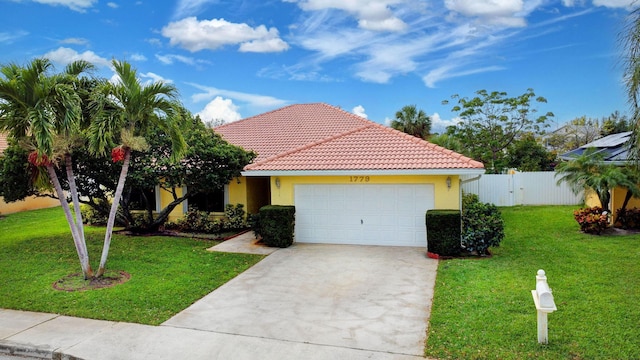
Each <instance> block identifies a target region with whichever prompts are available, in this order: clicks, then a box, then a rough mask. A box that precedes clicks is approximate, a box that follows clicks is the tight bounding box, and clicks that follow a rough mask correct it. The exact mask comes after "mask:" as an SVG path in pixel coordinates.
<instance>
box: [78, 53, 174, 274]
mask: <svg viewBox="0 0 640 360" xmlns="http://www.w3.org/2000/svg"><path fill="white" fill-rule="evenodd" d="M112 65H113V68H114V70H115V72H116V74H117V75H118V80H117V81H116V82H105V83H103V84H102V86H100V88H99V90H98V91H97V92H96V93H95V96H96V98H95V114H96V118H95V121H94V122H93V123H92V125H91V129H90V141H89V144H90V148H91V149H92V151H93V152H95V153H97V154H104V151H105V149H107V148H108V147H107V146H108V145H114V144H113V143H114V142H116V143H117V144H118V146H116V147H114V148H113V150H112V152H111V156H112V159H113V160H114V162H116V161H123V163H122V169H121V172H120V177H119V179H118V185H117V186H116V191H115V194H114V196H113V203H112V205H111V210H110V212H109V218H108V220H107V229H106V232H105V238H104V246H103V248H102V256H101V258H100V267H99V268H98V272H97V273H96V276H102V275H103V274H104V272H105V269H106V262H107V257H108V255H109V247H110V244H111V236H112V232H113V225H114V222H115V217H116V213H117V210H118V204H119V202H120V198H121V197H122V191H123V189H124V184H125V181H126V178H127V173H128V171H129V163H130V161H131V151H132V150H144V149H146V148H147V147H148V145H147V142H146V141H145V138H144V135H146V134H147V133H148V132H149V131H150V130H151V129H153V128H158V129H161V130H162V131H163V132H165V133H166V134H167V135H168V136H169V137H170V139H171V140H172V153H171V156H172V157H173V158H174V159H177V158H179V157H180V156H181V155H182V154H183V153H184V150H185V148H186V144H185V142H184V139H183V137H182V135H181V133H180V131H179V128H178V124H179V119H180V111H179V109H180V104H179V103H178V101H177V96H178V92H177V89H176V88H175V87H174V86H173V85H171V84H168V83H165V82H160V81H156V82H154V83H151V84H142V83H141V82H140V80H139V79H138V77H137V73H136V70H135V69H132V68H131V65H130V64H129V63H127V62H125V61H123V62H120V61H116V60H113V61H112ZM118 135H119V137H118Z"/></svg>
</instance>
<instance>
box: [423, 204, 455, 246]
mask: <svg viewBox="0 0 640 360" xmlns="http://www.w3.org/2000/svg"><path fill="white" fill-rule="evenodd" d="M425 221H426V225H427V251H428V252H430V253H434V254H438V255H441V256H457V255H459V254H460V236H461V232H460V210H429V211H427V214H426V216H425Z"/></svg>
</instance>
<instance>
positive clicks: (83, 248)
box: [46, 164, 93, 279]
mask: <svg viewBox="0 0 640 360" xmlns="http://www.w3.org/2000/svg"><path fill="white" fill-rule="evenodd" d="M46 168H47V172H48V174H49V178H50V179H51V182H52V183H53V187H54V188H55V190H56V193H57V195H58V199H59V200H60V205H62V209H63V210H64V215H65V216H66V218H67V222H68V223H69V228H71V236H73V243H74V244H75V246H76V252H77V253H78V258H79V259H80V266H81V267H82V273H83V274H84V278H85V279H88V278H90V277H93V270H92V269H91V265H90V264H89V252H88V251H87V244H86V243H85V242H84V240H83V238H81V237H80V234H79V233H78V228H77V226H76V223H75V221H74V220H73V215H72V214H71V209H70V208H69V203H67V197H66V196H65V194H64V191H63V190H62V186H61V185H60V181H59V180H58V176H57V175H56V170H55V169H54V168H53V165H52V164H49V165H47V166H46Z"/></svg>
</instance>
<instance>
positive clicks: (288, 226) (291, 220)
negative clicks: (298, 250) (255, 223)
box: [260, 205, 296, 248]
mask: <svg viewBox="0 0 640 360" xmlns="http://www.w3.org/2000/svg"><path fill="white" fill-rule="evenodd" d="M295 213H296V208H295V207H294V206H279V205H267V206H263V207H261V208H260V232H261V235H262V241H263V242H264V243H265V245H267V246H271V247H280V248H285V247H289V246H291V244H293V232H294V226H295Z"/></svg>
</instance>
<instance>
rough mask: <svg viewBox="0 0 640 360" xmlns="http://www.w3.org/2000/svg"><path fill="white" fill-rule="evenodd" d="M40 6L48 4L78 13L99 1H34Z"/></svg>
mask: <svg viewBox="0 0 640 360" xmlns="http://www.w3.org/2000/svg"><path fill="white" fill-rule="evenodd" d="M32 1H33V2H36V3H39V4H46V5H52V6H66V7H68V8H69V9H71V10H74V11H78V12H85V11H86V10H87V9H88V8H90V7H92V6H93V4H94V3H96V2H97V1H98V0H32Z"/></svg>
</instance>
